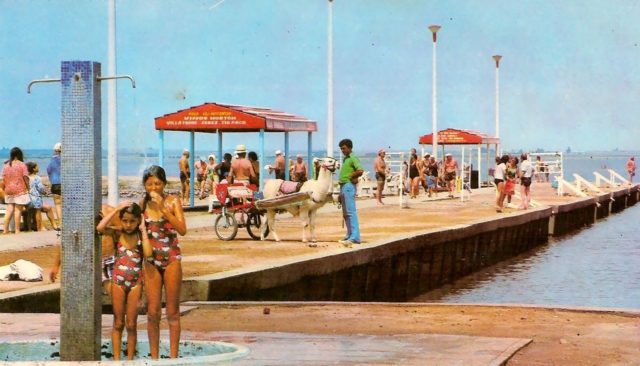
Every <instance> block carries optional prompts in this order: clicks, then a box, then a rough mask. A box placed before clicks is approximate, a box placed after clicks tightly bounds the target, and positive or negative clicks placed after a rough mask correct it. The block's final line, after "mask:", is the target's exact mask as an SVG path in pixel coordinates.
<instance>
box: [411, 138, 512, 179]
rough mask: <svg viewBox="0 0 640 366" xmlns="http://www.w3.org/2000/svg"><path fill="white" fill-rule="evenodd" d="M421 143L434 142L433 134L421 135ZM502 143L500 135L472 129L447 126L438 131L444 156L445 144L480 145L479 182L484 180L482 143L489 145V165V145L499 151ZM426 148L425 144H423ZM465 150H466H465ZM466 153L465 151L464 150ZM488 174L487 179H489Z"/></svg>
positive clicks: (439, 143) (429, 143) (428, 143)
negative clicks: (491, 134) (482, 175)
mask: <svg viewBox="0 0 640 366" xmlns="http://www.w3.org/2000/svg"><path fill="white" fill-rule="evenodd" d="M418 143H419V144H420V145H431V144H433V134H432V133H431V134H428V135H423V136H420V140H419V142H418ZM499 144H500V139H499V138H498V137H494V136H489V135H487V134H484V133H481V132H476V131H470V130H459V129H455V128H447V129H446V130H442V131H438V145H442V155H443V156H444V146H445V145H463V146H464V145H476V146H477V147H478V174H479V175H480V176H479V177H478V183H480V182H481V181H482V178H481V174H482V169H480V167H481V165H480V164H481V156H482V150H481V148H482V145H486V146H487V166H489V153H488V152H489V147H490V145H495V150H496V151H498V145H499ZM423 150H424V146H423ZM463 151H464V150H463ZM463 154H464V152H463ZM488 176H489V175H488V174H487V179H488Z"/></svg>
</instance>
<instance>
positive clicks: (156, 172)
mask: <svg viewBox="0 0 640 366" xmlns="http://www.w3.org/2000/svg"><path fill="white" fill-rule="evenodd" d="M151 177H156V178H158V180H160V181H161V182H162V183H164V184H167V173H165V172H164V169H163V168H162V167H161V166H157V165H152V166H150V167H148V168H147V169H145V170H144V172H143V173H142V185H144V184H145V183H146V182H147V180H149V178H151ZM149 201H151V195H149V192H147V193H145V195H144V200H143V201H142V211H145V210H146V209H147V203H148V202H149Z"/></svg>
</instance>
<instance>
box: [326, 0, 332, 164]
mask: <svg viewBox="0 0 640 366" xmlns="http://www.w3.org/2000/svg"><path fill="white" fill-rule="evenodd" d="M328 5H329V24H328V27H327V33H328V34H327V39H328V41H327V43H328V44H327V156H328V157H333V0H329V4H328Z"/></svg>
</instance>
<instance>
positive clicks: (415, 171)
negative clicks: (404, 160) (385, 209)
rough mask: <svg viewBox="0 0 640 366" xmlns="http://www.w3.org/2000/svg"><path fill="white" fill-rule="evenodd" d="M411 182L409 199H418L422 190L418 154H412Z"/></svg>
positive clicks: (410, 162) (410, 166)
mask: <svg viewBox="0 0 640 366" xmlns="http://www.w3.org/2000/svg"><path fill="white" fill-rule="evenodd" d="M409 182H410V184H411V192H410V194H409V198H416V197H417V195H418V192H419V190H420V186H419V185H420V166H419V165H418V155H417V154H411V159H410V160H409Z"/></svg>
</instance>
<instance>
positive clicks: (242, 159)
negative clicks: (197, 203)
mask: <svg viewBox="0 0 640 366" xmlns="http://www.w3.org/2000/svg"><path fill="white" fill-rule="evenodd" d="M189 156H190V153H189V150H187V149H184V150H183V152H182V156H181V157H180V160H179V161H178V168H179V171H180V183H181V193H182V199H183V201H184V202H188V201H189V191H190V177H191V171H192V170H191V168H190V165H189ZM275 156H276V158H275V161H274V163H273V164H272V165H267V166H266V169H267V170H268V172H269V173H275V178H276V179H282V180H284V179H285V157H284V154H283V153H282V151H281V150H276V152H275ZM194 169H195V174H196V179H195V187H194V188H195V195H196V197H198V198H200V199H204V198H205V197H206V195H207V194H215V187H216V185H217V184H218V183H221V182H227V183H234V182H236V183H237V182H242V181H246V182H248V183H249V184H254V185H256V186H257V185H259V182H260V163H259V161H258V154H257V153H256V152H255V151H249V152H248V153H247V148H246V146H245V145H242V144H240V145H238V146H236V150H235V151H234V153H233V155H232V154H231V153H225V154H224V155H223V160H222V161H221V162H216V155H215V154H213V153H212V154H210V155H209V156H208V157H207V158H206V159H205V158H204V156H200V157H199V158H198V159H197V160H196V161H195V163H194ZM289 177H290V180H291V181H294V182H300V183H304V182H305V181H306V180H307V179H309V173H308V167H307V164H306V163H305V162H304V160H303V156H302V155H301V154H298V155H296V160H295V161H294V160H290V162H289Z"/></svg>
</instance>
